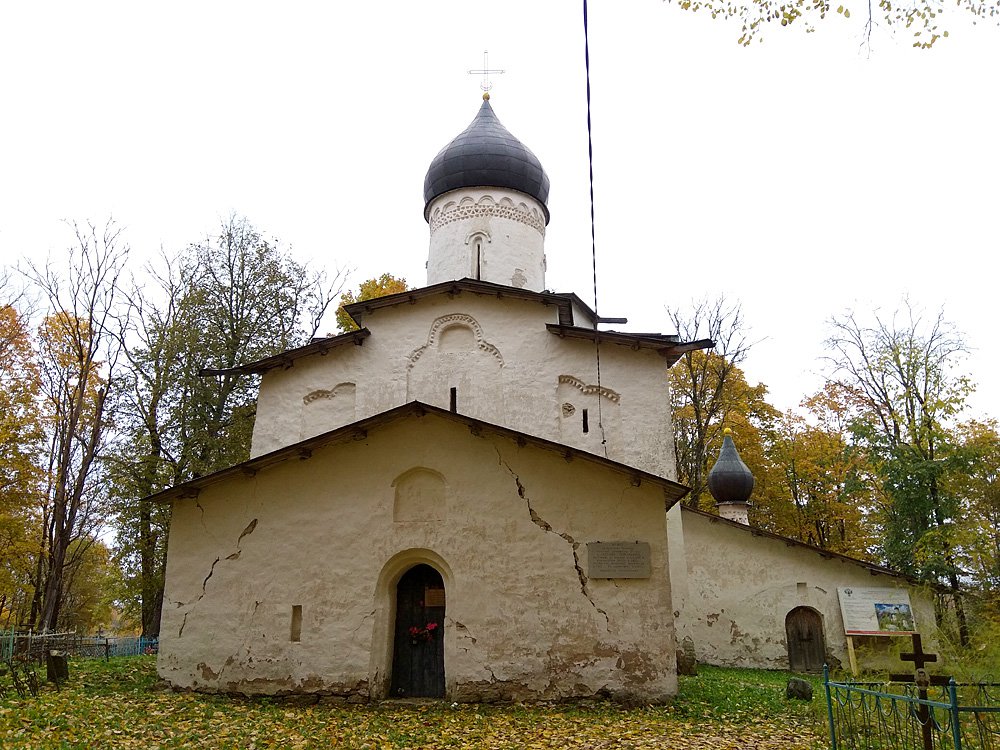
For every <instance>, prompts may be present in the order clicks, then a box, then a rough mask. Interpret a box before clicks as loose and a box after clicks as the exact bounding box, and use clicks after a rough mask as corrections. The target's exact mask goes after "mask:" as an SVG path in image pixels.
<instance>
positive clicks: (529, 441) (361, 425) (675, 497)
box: [145, 401, 690, 509]
mask: <svg viewBox="0 0 1000 750" xmlns="http://www.w3.org/2000/svg"><path fill="white" fill-rule="evenodd" d="M427 414H431V415H434V416H437V417H440V418H443V419H447V420H449V421H453V422H457V423H459V424H463V425H465V426H467V427H468V428H469V431H470V432H471V433H472V434H473V435H475V436H477V437H478V436H482V435H484V434H486V433H490V434H494V435H499V436H501V437H505V438H507V439H510V440H513V441H514V442H516V443H517V444H518V445H519V446H525V445H533V446H535V447H538V448H541V449H543V450H547V451H551V452H553V453H556V454H558V455H559V456H561V457H562V458H563V459H565V460H566V461H573V460H577V459H579V460H581V461H589V462H591V463H594V464H597V465H598V466H602V467H604V468H606V469H609V470H611V471H614V472H617V473H619V474H622V475H624V476H626V477H628V478H629V480H630V481H631V482H632V484H634V485H635V486H639V485H641V484H642V483H643V482H649V483H652V484H656V485H659V486H660V487H662V488H663V494H664V500H665V504H666V508H668V509H669V508H670V507H671V506H673V505H674V504H675V503H677V502H678V501H679V500H680V499H681V498H682V497H684V496H685V495H686V494H687V493H688V492H689V491H690V488H689V487H686V486H685V485H683V484H679V483H678V482H674V481H673V480H670V479H667V478H666V477H661V476H658V475H657V474H652V473H650V472H647V471H643V470H642V469H637V468H635V467H634V466H629V465H628V464H623V463H619V462H618V461H612V460H611V459H608V458H604V457H603V456H598V455H597V454H595V453H589V452H587V451H584V450H580V449H578V448H572V447H570V446H567V445H563V444H561V443H556V442H553V441H551V440H546V439H545V438H540V437H536V436H534V435H529V434H527V433H524V432H519V431H518V430H512V429H510V428H508V427H502V426H500V425H496V424H492V423H490V422H484V421H482V420H479V419H475V418H473V417H469V416H466V415H464V414H456V413H454V412H450V411H447V410H445V409H440V408H438V407H436V406H431V405H429V404H425V403H422V402H420V401H411V402H409V403H407V404H404V405H402V406H397V407H396V408H394V409H389V410H388V411H384V412H382V413H380V414H376V415H375V416H372V417H368V418H367V419H362V420H359V421H357V422H354V423H352V424H349V425H345V426H343V427H339V428H337V429H335V430H330V431H329V432H325V433H323V434H322V435H317V436H315V437H311V438H308V439H306V440H302V441H300V442H298V443H294V444H293V445H289V446H286V447H284V448H279V449H278V450H276V451H272V452H270V453H265V454H264V455H262V456H257V457H256V458H251V459H249V460H247V461H243V462H242V463H239V464H236V465H235V466H231V467H229V468H228V469H222V470H220V471H216V472H214V473H212V474H206V475H205V476H203V477H197V478H195V479H191V480H188V481H187V482H184V483H182V484H178V485H176V486H174V487H170V488H168V489H165V490H163V491H161V492H158V493H156V494H153V495H150V496H149V497H147V498H145V499H146V500H149V501H151V502H171V501H174V500H182V499H185V498H196V497H198V494H199V493H200V492H201V490H202V489H203V488H205V487H207V486H209V485H212V484H216V483H218V482H224V481H226V480H228V479H232V478H235V477H241V476H253V475H254V474H256V473H257V472H259V471H262V470H265V469H267V468H269V467H271V466H275V465H277V464H280V463H284V462H285V461H293V460H305V459H308V458H310V457H311V456H312V454H313V451H315V450H318V449H320V448H325V447H328V446H331V445H337V444H342V443H349V442H352V441H355V440H364V439H365V438H367V437H368V432H369V431H370V430H372V429H377V428H379V427H382V426H385V425H388V424H390V423H392V422H395V421H397V420H399V419H402V418H404V417H408V416H416V417H423V416H425V415H427Z"/></svg>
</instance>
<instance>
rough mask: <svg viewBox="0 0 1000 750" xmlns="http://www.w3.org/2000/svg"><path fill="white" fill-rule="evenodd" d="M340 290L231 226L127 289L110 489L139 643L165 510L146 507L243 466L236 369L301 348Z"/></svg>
mask: <svg viewBox="0 0 1000 750" xmlns="http://www.w3.org/2000/svg"><path fill="white" fill-rule="evenodd" d="M341 283H342V275H341V274H340V273H339V272H338V273H336V274H335V275H334V276H333V277H329V276H327V274H326V273H324V272H322V271H314V270H312V269H310V268H308V267H307V266H305V265H304V264H301V263H299V262H298V261H296V260H295V259H294V258H293V257H292V256H291V254H290V252H289V251H287V250H286V249H284V248H282V247H281V246H280V244H279V243H277V241H274V240H269V239H267V238H266V237H265V236H264V235H263V234H262V233H261V232H260V231H259V230H257V229H255V228H254V227H253V226H252V225H250V224H249V222H248V221H247V220H246V219H243V218H238V217H231V218H230V219H229V220H228V221H227V222H225V223H224V224H223V225H222V227H221V229H220V232H219V233H218V235H217V236H215V237H213V238H210V239H208V240H206V241H204V242H202V243H198V244H195V245H192V246H191V247H189V249H188V250H187V252H185V253H184V254H182V255H181V257H180V258H178V259H177V260H176V261H171V260H169V259H167V258H165V257H164V258H163V259H162V260H161V262H160V263H159V265H158V266H157V267H156V268H150V269H148V273H147V275H146V277H145V278H143V279H142V280H141V281H139V282H137V283H136V284H135V285H134V288H133V290H132V292H131V293H130V295H129V307H130V310H131V312H130V314H129V316H128V320H129V321H130V323H129V325H130V327H129V328H128V330H127V331H123V333H122V340H123V341H128V342H130V346H129V347H128V348H127V349H126V352H125V356H126V357H127V359H128V362H129V368H128V372H127V375H126V377H125V378H124V382H123V386H124V387H123V388H122V389H121V391H120V393H121V404H120V409H119V413H120V414H121V419H122V421H123V423H124V424H123V426H124V427H125V428H126V429H125V432H126V434H125V436H124V439H123V442H122V444H121V446H120V450H119V451H118V455H117V460H116V462H115V481H114V487H115V493H116V496H117V497H118V503H117V504H118V513H117V516H116V523H117V528H118V532H119V538H118V553H119V559H120V561H121V564H122V565H123V567H124V568H125V570H126V574H127V578H128V590H129V592H130V595H129V598H130V600H131V601H132V602H133V603H135V604H136V605H137V608H138V609H139V615H140V619H141V622H142V629H143V634H144V635H146V636H148V637H153V636H156V635H157V634H158V632H159V622H160V608H161V606H162V595H163V572H164V564H165V545H166V530H167V525H168V523H169V517H168V508H167V507H165V506H160V505H154V504H152V503H150V502H149V501H148V500H146V499H145V498H147V497H148V496H149V495H151V494H153V493H155V492H157V491H159V490H161V489H163V488H165V487H168V486H171V485H173V484H177V483H179V482H182V481H185V480H187V479H190V478H192V477H195V476H199V475H202V474H205V473H209V472H212V471H215V470H217V469H220V468H223V467H226V466H230V465H232V464H235V463H239V462H240V461H242V460H245V459H246V458H247V457H248V455H249V449H250V436H251V433H252V430H253V420H254V415H255V409H256V388H257V383H256V381H255V380H254V379H253V378H251V377H248V376H244V375H241V374H240V373H238V372H235V371H233V368H234V367H236V366H237V365H240V364H243V363H246V362H252V361H254V360H258V359H262V358H264V357H268V356H270V355H273V354H277V353H279V352H281V351H283V350H285V349H289V348H292V347H295V346H298V345H300V344H303V343H306V342H308V341H309V339H310V338H311V337H313V336H314V335H315V334H316V331H317V330H318V327H319V325H320V321H321V320H322V318H323V315H324V314H325V313H326V311H327V309H328V307H329V305H330V304H331V302H332V300H333V299H334V298H335V297H336V295H337V294H338V293H339V292H340V286H341ZM206 367H209V368H211V369H210V372H209V374H207V375H206V374H204V373H203V369H204V368H206Z"/></svg>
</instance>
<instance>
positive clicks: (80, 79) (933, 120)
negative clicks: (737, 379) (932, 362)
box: [0, 0, 1000, 416]
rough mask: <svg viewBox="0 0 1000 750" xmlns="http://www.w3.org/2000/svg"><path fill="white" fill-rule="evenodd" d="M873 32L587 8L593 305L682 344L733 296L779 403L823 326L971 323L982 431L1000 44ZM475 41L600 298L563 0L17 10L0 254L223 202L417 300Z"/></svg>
mask: <svg viewBox="0 0 1000 750" xmlns="http://www.w3.org/2000/svg"><path fill="white" fill-rule="evenodd" d="M861 15H862V13H861V7H860V5H858V7H855V8H854V14H853V17H852V19H851V21H845V20H844V19H843V18H842V17H841V16H837V15H834V16H832V17H831V18H829V19H828V20H827V21H826V22H825V23H824V25H823V26H821V27H820V28H819V29H818V31H817V32H816V33H814V34H805V33H804V32H803V30H802V29H798V30H796V29H794V28H793V29H790V30H789V29H784V30H782V29H779V28H775V29H773V30H768V31H766V32H765V41H764V43H763V44H756V43H755V44H754V45H753V46H752V47H751V48H750V49H744V48H741V47H739V46H738V45H737V44H736V43H735V39H736V37H737V36H739V28H738V25H734V24H732V23H726V22H723V21H721V20H719V21H712V20H711V19H710V18H708V17H702V16H701V15H695V14H691V13H685V12H683V11H680V10H678V9H677V8H675V7H673V6H672V5H667V4H665V3H663V2H660V0H633V1H632V2H627V3H625V2H621V0H618V1H617V2H613V1H612V0H592V2H591V3H590V51H591V74H592V92H593V123H594V162H595V163H594V169H595V181H596V186H595V190H596V201H597V246H598V276H599V294H600V298H599V308H600V312H601V314H602V315H605V316H627V317H628V318H629V320H630V325H629V326H628V327H627V328H628V329H631V330H642V331H663V332H667V333H672V332H673V331H671V330H670V325H669V322H668V321H667V319H666V315H665V313H664V307H665V306H666V305H671V306H672V305H676V304H680V303H685V302H687V301H688V300H690V299H691V298H692V297H701V296H704V295H716V294H719V293H725V294H726V295H727V296H729V297H730V298H734V299H735V298H738V299H740V300H742V302H743V306H744V311H745V314H746V317H747V320H748V321H749V323H750V324H751V325H752V327H753V333H752V336H753V338H757V339H762V342H761V343H760V344H758V345H757V346H756V347H755V348H754V349H753V350H752V352H751V355H750V359H749V361H748V363H747V365H746V368H745V369H746V371H747V374H748V378H749V379H751V380H752V381H754V382H756V381H758V380H759V381H763V382H765V383H766V384H767V385H768V386H769V388H770V391H771V398H772V402H773V403H774V404H775V405H776V406H778V407H779V408H783V409H784V408H789V407H793V406H795V405H796V404H797V403H798V402H799V400H800V399H801V398H802V397H803V396H805V395H807V394H809V393H812V392H814V391H815V390H816V389H817V388H818V387H819V386H820V384H821V379H820V377H819V376H818V374H817V373H818V371H819V370H820V368H821V363H820V361H819V359H818V358H819V357H820V356H821V355H822V354H823V349H822V341H823V339H824V337H825V336H826V328H825V321H826V320H827V319H828V318H829V316H830V315H831V314H833V313H839V312H842V311H843V310H845V309H846V308H848V307H854V308H856V309H857V310H859V311H869V310H871V309H873V308H881V309H883V310H885V311H891V310H893V309H895V308H896V307H898V306H899V304H900V300H901V299H902V297H903V295H909V296H910V298H911V300H913V301H915V302H916V303H918V304H922V305H923V306H925V307H926V308H927V309H928V314H930V315H933V314H934V312H935V311H936V310H937V308H939V307H940V306H942V305H943V306H944V308H945V313H946V316H947V317H948V318H949V319H951V320H953V321H954V322H955V323H957V325H958V326H959V327H960V328H961V329H962V330H963V331H964V332H965V333H966V334H967V337H968V340H969V343H970V345H971V346H972V347H973V348H974V350H975V351H974V353H973V355H972V356H971V357H970V358H969V360H968V362H967V369H968V371H969V372H971V374H972V376H973V378H974V379H975V380H976V381H977V382H978V384H979V390H978V392H977V394H976V396H975V397H974V398H973V401H972V403H973V406H974V411H973V414H982V413H987V414H990V415H993V416H1000V379H998V378H997V376H996V372H997V369H998V365H1000V362H998V359H1000V357H998V354H997V350H996V348H995V347H994V346H993V341H992V338H993V319H994V313H993V304H994V297H995V294H996V289H997V276H998V274H997V263H996V260H995V256H996V254H997V249H998V241H997V228H998V223H1000V222H998V219H1000V201H998V195H1000V188H998V179H1000V178H998V176H1000V140H998V134H1000V114H998V107H997V92H996V82H995V81H996V75H997V72H998V71H1000V30H998V29H997V28H996V27H994V26H990V25H988V24H987V25H983V26H979V27H972V26H971V25H970V24H968V23H967V20H966V19H965V18H964V17H963V16H961V15H959V14H956V13H951V14H949V15H947V16H945V22H946V23H947V24H948V27H949V28H950V29H951V31H952V35H951V38H950V39H945V40H941V41H940V42H939V43H938V46H937V47H936V48H935V49H933V50H930V51H918V50H913V49H912V48H911V47H910V45H911V41H912V40H911V38H910V37H909V36H908V35H906V33H905V32H903V31H900V32H898V33H897V35H896V37H895V38H893V37H892V36H890V35H888V34H885V33H878V34H877V35H876V37H875V40H874V47H873V50H872V52H871V54H870V55H868V54H867V53H866V52H865V51H863V50H861V49H860V41H861V40H860V32H861V19H860V16H861ZM484 49H489V51H490V65H491V67H499V68H504V69H505V70H506V71H507V72H506V73H505V74H504V75H502V76H497V77H496V78H495V86H494V89H493V92H492V97H493V98H492V104H493V107H494V110H495V111H496V113H497V115H498V117H499V118H500V120H501V121H502V122H503V123H504V125H505V126H506V127H507V128H508V129H509V130H510V131H511V132H512V133H513V134H514V135H515V136H517V137H518V138H520V139H521V140H522V141H523V142H524V143H525V144H527V145H528V146H529V147H530V148H531V149H532V150H533V151H534V152H535V154H536V155H537V156H538V157H539V158H540V159H541V161H542V164H543V165H544V166H545V169H546V171H547V172H548V174H549V177H550V178H551V181H552V191H551V197H550V202H549V208H550V210H551V214H552V221H551V223H550V224H549V228H548V234H547V237H546V252H547V256H548V269H549V270H548V276H547V286H549V288H552V289H554V290H557V291H575V292H577V293H578V294H579V295H580V296H581V297H582V298H583V299H584V300H587V301H589V302H592V291H591V277H590V273H591V266H590V263H591V261H590V226H589V210H590V208H589V203H588V186H587V159H586V155H587V142H586V109H585V87H584V68H583V28H582V15H581V3H580V2H576V1H575V0H574V1H573V2H569V1H563V0H559V1H558V2H557V1H553V0H550V1H546V2H540V1H539V0H535V1H534V2H525V1H522V0H507V2H504V3H495V2H494V3H483V2H472V1H470V0H464V1H463V2H458V1H457V0H456V1H453V2H443V1H437V2H428V3H414V2H402V1H397V0H391V1H389V2H381V3H350V4H348V3H336V4H335V3H247V2H211V3H205V2H198V3H195V2H177V3H171V4H161V5H160V6H158V7H154V6H153V5H152V4H150V3H135V2H119V3H112V2H104V3H69V2H66V3H44V4H42V3H18V4H14V3H6V4H4V5H3V6H2V7H0V106H2V110H0V259H2V260H3V262H4V263H5V264H11V265H12V264H15V263H16V262H17V261H18V259H20V258H23V257H30V258H34V259H44V258H45V257H46V255H47V254H49V253H52V254H53V257H58V255H59V253H60V252H61V251H62V250H64V249H65V248H66V247H68V246H69V245H70V244H71V235H70V232H69V230H68V229H67V227H66V226H65V224H63V223H62V220H63V219H71V220H73V219H75V220H79V221H85V220H88V219H90V220H94V221H96V222H103V221H104V220H105V219H106V218H107V217H108V216H109V215H112V216H113V217H114V218H115V219H116V220H117V221H118V222H119V223H121V224H122V225H123V226H124V227H125V236H126V239H127V241H128V242H129V244H130V245H131V246H132V248H133V252H134V254H135V255H136V256H137V258H142V257H143V256H146V255H150V254H153V253H155V252H157V251H158V250H159V248H160V246H161V245H162V246H163V247H164V248H165V249H167V250H168V251H169V250H176V249H179V248H182V247H183V246H185V245H186V244H187V243H189V242H192V241H196V240H198V239H200V238H201V237H203V236H205V234H206V233H209V232H211V231H213V230H214V229H215V228H216V227H217V226H218V224H219V221H220V219H221V218H223V217H225V216H227V215H228V214H229V213H230V212H232V211H235V212H237V213H239V214H243V215H246V216H247V217H248V218H249V219H250V220H251V221H252V222H253V223H254V224H255V225H256V226H257V227H258V228H260V229H262V230H264V231H266V232H267V233H268V234H270V235H273V236H277V237H279V238H280V239H281V240H282V242H284V243H286V244H291V245H292V247H293V250H294V251H295V253H296V255H297V256H299V257H300V258H304V259H311V260H312V262H314V263H317V264H320V265H323V266H326V267H327V268H329V269H330V270H333V269H335V268H336V267H338V266H349V267H352V268H353V269H355V270H354V273H353V275H352V277H351V280H352V282H353V285H354V286H356V285H357V283H359V282H360V281H362V280H364V279H366V278H370V277H372V276H376V275H378V274H381V273H383V272H386V271H389V272H392V273H394V274H396V275H402V276H405V277H406V278H407V279H408V280H409V281H410V283H411V284H415V285H417V286H421V285H423V284H424V282H425V276H424V273H425V272H424V262H425V260H426V252H427V225H426V224H425V223H424V221H423V217H422V209H423V201H422V186H423V177H424V173H425V172H426V169H427V165H428V164H429V163H430V160H431V159H432V158H433V157H434V155H435V154H436V153H437V152H438V151H439V150H440V149H441V147H442V146H444V145H445V144H446V143H447V142H448V141H449V140H450V139H451V138H453V137H454V136H455V135H457V134H458V133H459V132H460V131H461V130H463V129H464V128H465V127H466V125H468V123H469V122H470V121H471V120H472V118H473V116H474V115H475V113H476V110H477V109H478V107H479V104H480V90H479V87H478V85H479V79H478V78H477V77H474V76H469V75H467V74H466V71H467V70H468V69H469V68H479V67H481V65H482V52H483V50H484ZM137 265H138V263H137ZM328 328H329V329H330V330H332V329H333V328H334V324H333V322H332V321H331V322H330V325H329V326H328Z"/></svg>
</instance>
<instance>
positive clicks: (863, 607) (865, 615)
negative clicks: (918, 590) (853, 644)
mask: <svg viewBox="0 0 1000 750" xmlns="http://www.w3.org/2000/svg"><path fill="white" fill-rule="evenodd" d="M837 595H838V596H839V597H840V612H841V614H842V615H843V617H844V632H845V633H846V634H847V635H910V634H912V633H916V632H917V624H916V622H915V621H914V619H913V608H912V607H911V606H910V593H909V592H908V591H907V590H906V589H876V588H862V587H860V586H850V587H846V588H838V589H837Z"/></svg>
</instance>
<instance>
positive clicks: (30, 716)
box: [0, 657, 824, 750]
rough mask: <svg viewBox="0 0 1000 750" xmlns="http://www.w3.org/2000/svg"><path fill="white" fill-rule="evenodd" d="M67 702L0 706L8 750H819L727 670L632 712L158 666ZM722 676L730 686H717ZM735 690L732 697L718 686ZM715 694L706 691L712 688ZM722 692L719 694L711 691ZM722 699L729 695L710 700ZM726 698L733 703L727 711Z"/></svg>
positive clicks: (799, 723)
mask: <svg viewBox="0 0 1000 750" xmlns="http://www.w3.org/2000/svg"><path fill="white" fill-rule="evenodd" d="M71 670H72V672H71V680H70V682H69V683H68V684H67V685H65V686H64V687H63V689H62V691H61V692H56V691H54V690H50V689H46V690H45V691H44V692H42V693H41V694H40V695H39V697H38V698H36V699H34V700H31V699H23V700H22V699H11V698H10V697H8V698H6V699H2V700H0V747H2V748H12V749H13V748H32V750H35V749H36V748H37V749H38V750H48V749H52V750H55V749H56V748H59V749H60V750H62V749H64V748H143V749H144V750H146V749H159V750H167V748H187V747H191V748H194V747H197V748H248V749H252V750H263V749H264V748H344V749H347V748H351V749H352V750H353V749H357V750H390V749H394V748H422V749H424V750H445V749H448V748H495V749H497V750H506V749H510V750H515V749H516V750H522V749H528V750H532V749H544V748H577V749H579V750H605V749H607V750H610V749H611V748H635V749H636V750H638V749H640V748H676V749H678V750H703V749H708V748H712V749H713V750H736V749H739V750H771V749H772V748H774V749H775V750H776V749H777V748H783V749H784V750H795V749H796V748H803V749H805V748H820V747H823V746H824V742H823V736H822V734H821V730H819V729H818V728H817V723H816V719H815V716H814V715H813V713H811V712H810V710H806V709H804V708H802V707H801V706H796V705H792V704H782V703H776V704H774V706H773V707H768V706H767V703H766V701H764V702H763V703H762V700H763V698H762V696H764V697H770V694H771V689H772V686H771V685H770V684H764V685H761V684H759V683H760V679H761V678H758V684H757V685H756V686H754V685H752V684H751V683H752V677H748V678H746V681H745V682H746V684H745V685H744V686H743V687H740V684H737V682H735V681H734V680H733V679H731V678H727V676H726V671H725V670H719V671H717V672H710V673H708V674H704V675H703V677H699V678H692V679H697V680H700V682H698V683H695V689H694V690H692V691H688V692H692V695H691V696H690V697H689V696H686V695H685V688H686V687H687V686H688V685H690V684H691V683H690V682H688V681H686V682H685V683H682V694H681V696H680V698H679V699H678V700H677V701H676V702H675V704H674V705H672V706H657V707H645V708H634V709H627V708H623V707H621V706H618V705H615V704H609V703H601V702H584V703H579V704H565V705H556V706H524V705H491V706H485V705H461V706H457V707H455V708H452V707H451V706H450V705H449V704H447V703H443V702H442V703H428V704H421V705H408V704H396V703H384V704H376V705H371V706H346V705H325V704H318V705H307V706H292V705H289V704H287V703H283V702H281V701H279V700H268V699H239V698H232V697H225V696H211V695H196V694H190V693H173V692H169V691H159V690H156V689H154V682H155V674H154V672H155V661H154V659H153V658H152V657H137V658H133V659H130V660H119V661H117V663H116V662H115V661H114V660H113V661H112V663H111V664H110V665H104V664H103V663H102V662H79V661H78V662H74V664H73V665H72V666H71ZM720 675H721V676H720ZM720 680H721V681H722V682H723V683H727V682H728V683H731V684H730V688H731V689H730V690H729V691H728V692H727V691H726V690H725V689H723V688H719V687H718V686H716V685H715V683H719V682H720ZM706 686H709V687H708V688H706ZM713 686H714V687H713ZM713 691H721V692H720V693H719V695H715V697H714V698H713V694H714V693H713ZM720 696H722V697H726V698H732V699H733V700H732V701H730V702H729V703H727V702H726V701H722V700H721V698H720Z"/></svg>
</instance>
